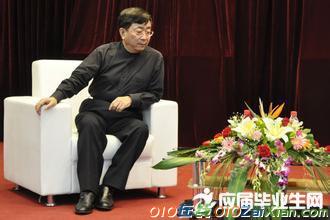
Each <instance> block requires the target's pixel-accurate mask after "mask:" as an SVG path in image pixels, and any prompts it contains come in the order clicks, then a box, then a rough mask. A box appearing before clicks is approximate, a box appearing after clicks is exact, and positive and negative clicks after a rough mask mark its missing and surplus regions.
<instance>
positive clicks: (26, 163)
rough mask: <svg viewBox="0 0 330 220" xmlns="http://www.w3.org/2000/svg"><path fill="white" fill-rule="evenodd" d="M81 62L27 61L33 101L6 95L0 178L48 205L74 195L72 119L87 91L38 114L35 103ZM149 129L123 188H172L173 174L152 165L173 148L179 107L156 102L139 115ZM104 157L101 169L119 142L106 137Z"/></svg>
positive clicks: (47, 94) (161, 192) (175, 141)
mask: <svg viewBox="0 0 330 220" xmlns="http://www.w3.org/2000/svg"><path fill="white" fill-rule="evenodd" d="M80 62H81V61H69V60H38V61H35V62H33V63H32V81H33V82H32V97H31V96H16V97H8V98H6V99H5V101H4V176H5V178H6V179H7V180H9V181H12V182H14V183H15V184H16V185H17V186H22V187H24V188H27V189H29V190H31V191H33V192H35V193H37V194H39V195H40V196H47V203H46V205H49V206H53V205H54V200H53V195H59V194H71V193H78V192H79V184H78V178H77V173H76V167H77V137H78V136H77V130H76V127H75V123H74V118H75V116H76V115H77V113H78V109H79V106H80V103H81V102H82V100H84V99H85V98H87V97H88V96H89V94H88V92H87V88H85V89H84V90H83V91H81V92H80V93H79V94H78V95H76V96H74V97H72V98H71V99H66V100H63V101H62V102H61V103H59V104H58V105H56V106H55V107H54V108H52V109H50V110H48V111H44V109H42V113H41V115H40V116H39V115H37V113H36V112H35V110H34V105H35V104H36V102H37V101H38V100H39V99H40V98H41V97H47V96H49V95H50V94H51V93H52V92H53V91H54V90H55V89H56V87H57V86H58V85H59V83H60V82H61V81H62V80H63V79H65V78H68V77H69V76H70V74H71V72H72V71H73V70H74V69H75V68H76V67H77V66H78V65H79V64H80ZM143 117H144V121H145V122H146V123H147V125H148V127H149V132H150V135H149V138H148V141H147V144H146V147H145V149H144V151H143V152H142V154H141V156H140V157H139V159H138V160H137V161H136V163H135V164H134V166H133V168H132V170H131V172H130V174H129V178H128V181H127V185H126V189H136V188H148V187H158V194H159V196H162V194H163V187H167V186H174V185H176V184H177V170H176V169H173V170H166V171H163V170H154V169H152V168H151V167H152V166H153V165H155V164H156V163H158V162H159V161H160V160H161V159H162V158H164V157H165V156H166V154H167V152H168V151H170V150H173V149H176V148H177V140H178V106H177V103H176V102H174V101H167V100H161V101H160V102H158V103H155V104H153V105H152V106H151V107H150V108H149V109H147V110H145V111H144V112H143ZM107 138H108V144H107V147H106V150H105V152H104V154H103V157H104V167H103V174H102V177H103V175H104V173H105V170H106V168H107V167H108V166H109V165H110V164H111V159H112V157H113V155H114V154H115V152H116V151H117V149H118V148H119V147H120V144H121V143H120V141H119V140H118V139H117V138H116V137H114V136H112V135H107Z"/></svg>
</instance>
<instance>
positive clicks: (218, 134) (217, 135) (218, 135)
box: [213, 133, 222, 139]
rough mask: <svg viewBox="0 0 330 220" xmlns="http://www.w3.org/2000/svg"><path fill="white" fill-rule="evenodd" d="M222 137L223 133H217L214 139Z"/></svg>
mask: <svg viewBox="0 0 330 220" xmlns="http://www.w3.org/2000/svg"><path fill="white" fill-rule="evenodd" d="M220 136H222V134H221V133H217V134H215V135H214V137H213V138H214V139H216V138H218V137H220Z"/></svg>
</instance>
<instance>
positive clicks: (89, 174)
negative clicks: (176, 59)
mask: <svg viewBox="0 0 330 220" xmlns="http://www.w3.org/2000/svg"><path fill="white" fill-rule="evenodd" d="M118 24H119V33H120V36H121V39H122V40H121V42H111V43H108V44H104V45H101V46H99V47H97V48H96V49H95V50H94V51H93V52H92V53H91V54H89V55H88V56H87V58H85V60H84V61H83V62H82V63H81V65H79V66H78V67H77V68H76V69H75V70H74V71H73V72H72V75H71V76H70V78H68V79H65V80H63V81H62V82H61V84H60V85H59V86H58V88H57V89H56V91H55V92H54V93H53V94H52V95H51V96H50V97H49V98H43V99H41V100H40V101H39V102H38V103H37V104H36V106H35V109H36V111H37V112H38V113H39V114H40V112H41V111H40V110H41V107H42V106H44V105H45V109H46V110H47V109H50V108H52V107H54V106H55V105H56V104H57V103H59V102H60V101H61V100H63V99H66V98H71V97H72V96H73V95H75V94H77V93H78V92H79V91H81V90H82V89H83V88H84V87H86V86H87V85H88V83H89V81H90V80H91V79H93V81H92V83H91V85H90V86H89V93H90V95H91V96H92V98H89V99H86V100H84V101H83V102H82V104H81V106H80V109H79V114H78V115H77V117H76V119H75V122H76V125H77V129H78V134H79V136H78V166H77V174H78V179H79V186H80V191H81V193H80V197H79V201H78V203H77V204H76V206H75V213H77V214H89V213H91V212H92V211H93V208H94V206H95V207H96V208H98V209H100V210H111V209H112V207H113V204H114V202H113V196H112V195H113V192H114V190H115V189H119V190H123V189H125V185H126V181H127V178H128V174H129V172H130V170H131V168H132V166H133V164H134V162H135V161H136V160H137V159H138V157H139V156H140V154H141V153H142V151H143V148H144V146H145V144H146V140H147V138H148V135H149V132H148V127H147V125H146V124H145V123H144V122H143V121H142V113H141V111H142V110H143V109H145V108H147V107H149V106H150V105H151V104H153V103H155V102H158V101H159V100H160V98H161V96H162V93H163V78H164V61H163V57H162V54H161V53H160V52H158V51H157V50H155V49H153V48H151V47H149V46H148V44H149V41H150V38H151V36H152V35H153V31H152V19H151V15H150V14H149V13H148V12H146V11H145V10H143V9H141V8H135V7H133V8H127V9H124V10H123V11H121V13H120V15H119V17H118ZM106 134H112V135H115V136H116V137H117V138H118V139H119V140H120V141H121V142H122V145H121V147H120V148H119V150H118V151H117V152H116V154H115V156H114V157H113V159H112V164H111V166H110V167H109V168H108V170H107V171H106V174H105V176H104V178H103V182H102V185H101V186H99V182H100V178H101V173H102V167H103V156H102V154H103V152H104V150H105V147H106V145H107V139H106Z"/></svg>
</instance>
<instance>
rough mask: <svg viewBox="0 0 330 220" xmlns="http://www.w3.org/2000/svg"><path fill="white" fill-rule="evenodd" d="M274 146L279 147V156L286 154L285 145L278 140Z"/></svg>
mask: <svg viewBox="0 0 330 220" xmlns="http://www.w3.org/2000/svg"><path fill="white" fill-rule="evenodd" d="M274 144H275V146H276V147H277V153H276V155H277V156H280V155H281V154H282V153H284V152H285V148H284V145H283V143H282V141H280V140H279V139H277V140H275V143H274Z"/></svg>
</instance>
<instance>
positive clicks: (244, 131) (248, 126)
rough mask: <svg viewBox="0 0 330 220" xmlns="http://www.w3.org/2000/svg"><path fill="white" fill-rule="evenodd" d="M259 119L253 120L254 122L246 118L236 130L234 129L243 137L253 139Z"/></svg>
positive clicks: (234, 129)
mask: <svg viewBox="0 0 330 220" xmlns="http://www.w3.org/2000/svg"><path fill="white" fill-rule="evenodd" d="M256 120H257V119H256V118H253V119H252V120H251V119H250V118H249V117H246V118H244V119H243V120H242V121H241V122H240V123H239V124H237V127H236V128H232V130H233V131H236V132H237V133H240V134H241V135H242V136H243V137H246V138H250V139H251V138H252V135H253V132H254V131H255V130H256V127H257V126H256V124H255V121H256Z"/></svg>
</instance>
